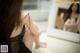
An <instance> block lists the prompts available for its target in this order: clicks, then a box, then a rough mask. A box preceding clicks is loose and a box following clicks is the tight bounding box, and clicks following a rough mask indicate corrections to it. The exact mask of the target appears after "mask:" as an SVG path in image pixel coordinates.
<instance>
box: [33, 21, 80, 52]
mask: <svg viewBox="0 0 80 53" xmlns="http://www.w3.org/2000/svg"><path fill="white" fill-rule="evenodd" d="M42 23H43V24H42ZM38 24H39V27H40V28H41V31H42V35H41V36H40V40H41V42H46V43H47V48H39V49H33V53H80V44H76V43H72V42H68V41H65V40H60V39H56V38H52V37H48V36H47V34H46V32H45V31H46V28H47V22H40V23H38ZM53 35H54V34H53Z"/></svg>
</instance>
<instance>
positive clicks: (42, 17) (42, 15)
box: [23, 0, 52, 32]
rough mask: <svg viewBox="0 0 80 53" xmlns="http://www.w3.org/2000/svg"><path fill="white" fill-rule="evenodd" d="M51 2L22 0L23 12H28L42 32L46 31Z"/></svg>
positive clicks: (49, 0) (45, 0) (48, 0)
mask: <svg viewBox="0 0 80 53" xmlns="http://www.w3.org/2000/svg"><path fill="white" fill-rule="evenodd" d="M51 1H52V0H24V2H23V10H25V11H27V12H29V14H30V16H31V17H32V19H33V20H34V21H36V22H37V24H38V26H39V27H40V30H41V31H42V32H45V31H46V29H47V25H48V17H49V10H50V7H51Z"/></svg>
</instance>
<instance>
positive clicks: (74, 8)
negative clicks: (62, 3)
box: [72, 4, 77, 12]
mask: <svg viewBox="0 0 80 53" xmlns="http://www.w3.org/2000/svg"><path fill="white" fill-rule="evenodd" d="M72 11H73V12H76V11H77V5H76V4H74V5H73V6H72Z"/></svg>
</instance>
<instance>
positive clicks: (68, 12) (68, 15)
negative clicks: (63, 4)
mask: <svg viewBox="0 0 80 53" xmlns="http://www.w3.org/2000/svg"><path fill="white" fill-rule="evenodd" d="M73 5H74V3H72V4H71V6H70V7H69V9H68V10H67V11H66V12H65V15H64V21H66V20H67V19H69V18H70V16H71V13H72V7H73ZM76 5H77V11H76V13H77V14H79V13H80V11H79V8H80V7H79V6H80V5H79V4H78V3H76Z"/></svg>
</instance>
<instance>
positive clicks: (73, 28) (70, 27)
mask: <svg viewBox="0 0 80 53" xmlns="http://www.w3.org/2000/svg"><path fill="white" fill-rule="evenodd" d="M76 10H77V6H76V4H74V5H73V7H72V14H71V16H72V17H77V19H78V20H77V22H75V19H68V20H67V21H66V22H65V24H64V27H65V30H66V31H70V32H77V23H79V15H78V14H76Z"/></svg>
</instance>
